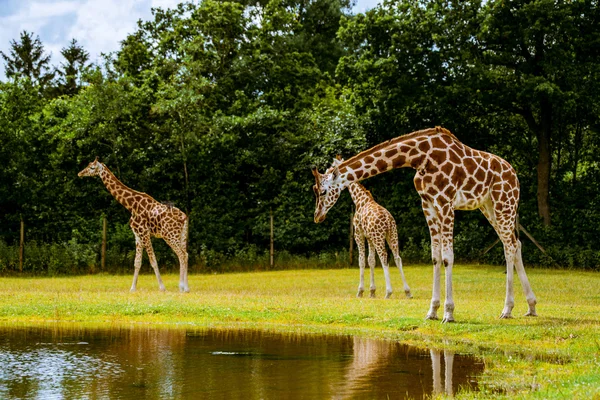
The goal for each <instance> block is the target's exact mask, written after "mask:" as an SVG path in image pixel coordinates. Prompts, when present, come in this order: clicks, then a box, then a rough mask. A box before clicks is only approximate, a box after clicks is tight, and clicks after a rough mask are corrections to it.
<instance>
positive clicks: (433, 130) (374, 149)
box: [338, 126, 458, 169]
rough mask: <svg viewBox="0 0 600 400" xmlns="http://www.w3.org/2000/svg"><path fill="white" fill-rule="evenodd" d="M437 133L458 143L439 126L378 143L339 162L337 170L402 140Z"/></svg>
mask: <svg viewBox="0 0 600 400" xmlns="http://www.w3.org/2000/svg"><path fill="white" fill-rule="evenodd" d="M437 133H441V134H443V135H448V136H450V137H451V138H453V139H454V140H456V141H458V138H457V137H456V136H454V134H453V133H452V132H450V131H449V130H448V129H446V128H443V127H441V126H436V127H435V128H428V129H422V130H420V131H414V132H411V133H407V134H405V135H401V136H398V137H395V138H393V139H389V140H387V141H385V142H383V143H380V144H378V145H376V146H373V147H371V148H370V149H367V150H365V151H362V152H360V153H358V154H357V155H355V156H354V157H350V158H349V159H347V160H344V161H343V162H341V163H340V164H339V165H338V168H339V169H342V168H344V167H347V166H348V165H350V164H352V163H353V162H354V161H356V160H360V159H362V158H364V157H366V156H368V155H369V154H372V153H375V152H377V151H381V150H383V149H385V148H387V147H389V146H391V145H394V144H396V143H399V142H402V141H404V140H409V139H413V138H416V137H421V136H433V135H435V134H437Z"/></svg>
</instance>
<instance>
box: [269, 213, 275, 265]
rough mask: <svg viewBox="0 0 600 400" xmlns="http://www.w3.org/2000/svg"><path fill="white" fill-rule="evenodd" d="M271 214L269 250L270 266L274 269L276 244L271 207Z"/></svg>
mask: <svg viewBox="0 0 600 400" xmlns="http://www.w3.org/2000/svg"><path fill="white" fill-rule="evenodd" d="M269 214H270V220H271V235H270V236H271V249H270V251H269V256H270V257H269V266H270V267H271V269H273V266H274V262H273V255H274V253H275V250H274V246H273V208H271V209H270V210H269Z"/></svg>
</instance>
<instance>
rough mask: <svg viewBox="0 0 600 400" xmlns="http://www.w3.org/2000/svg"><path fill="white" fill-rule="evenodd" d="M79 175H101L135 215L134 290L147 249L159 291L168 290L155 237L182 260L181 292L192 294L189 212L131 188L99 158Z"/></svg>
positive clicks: (180, 271)
mask: <svg viewBox="0 0 600 400" xmlns="http://www.w3.org/2000/svg"><path fill="white" fill-rule="evenodd" d="M78 176H80V177H82V176H100V178H101V179H102V182H104V185H105V186H106V188H107V189H108V191H109V192H110V193H111V194H112V195H113V196H114V197H115V199H116V200H117V201H118V202H119V203H121V204H122V205H123V206H125V208H126V209H128V210H129V211H130V212H131V219H130V220H129V225H130V226H131V230H132V231H133V234H134V235H135V262H134V264H135V270H134V273H133V283H132V285H131V291H132V292H134V291H135V290H136V285H137V280H138V274H139V272H140V267H141V266H142V253H143V251H144V249H146V252H147V253H148V258H149V259H150V264H151V265H152V268H153V269H154V273H155V274H156V279H158V287H159V289H160V290H161V291H164V290H165V285H164V284H163V282H162V279H161V277H160V273H159V271H158V263H157V261H156V257H155V255H154V249H153V248H152V242H151V239H150V238H151V237H152V236H154V237H159V238H163V239H164V240H165V242H167V244H168V245H169V246H170V247H171V249H173V251H174V252H175V254H177V257H178V258H179V290H180V291H182V292H189V291H190V288H189V286H188V279H187V266H188V254H187V234H188V219H187V216H186V215H185V213H183V212H182V211H180V210H179V209H178V208H176V207H173V206H172V205H167V204H162V203H159V202H158V201H156V200H154V199H153V198H152V197H151V196H149V195H147V194H146V193H142V192H138V191H136V190H133V189H131V188H128V187H127V186H125V185H124V184H123V183H122V182H121V181H119V180H118V179H117V177H116V176H114V175H113V173H112V172H110V170H109V169H108V167H107V166H106V165H104V164H102V163H101V162H99V161H98V158H96V160H94V161H92V162H91V163H90V164H89V165H88V166H87V167H86V168H85V169H84V170H82V171H81V172H79V174H78Z"/></svg>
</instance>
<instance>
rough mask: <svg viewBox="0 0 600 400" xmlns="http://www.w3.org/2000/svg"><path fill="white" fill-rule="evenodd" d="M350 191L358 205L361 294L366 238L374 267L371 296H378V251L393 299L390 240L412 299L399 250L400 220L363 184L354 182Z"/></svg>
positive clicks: (360, 290) (356, 232)
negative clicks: (376, 287)
mask: <svg viewBox="0 0 600 400" xmlns="http://www.w3.org/2000/svg"><path fill="white" fill-rule="evenodd" d="M348 191H349V192H350V196H352V200H353V201H354V204H355V205H356V212H355V213H354V221H353V223H354V240H355V241H356V246H357V247H358V266H359V267H360V283H359V285H358V295H357V296H358V297H362V294H363V292H364V290H365V239H367V243H368V244H369V269H370V270H371V286H370V291H371V297H375V276H374V275H375V252H377V254H378V255H379V260H380V261H381V267H382V268H383V274H384V276H385V298H386V299H389V298H390V296H391V295H392V284H391V282H390V272H389V265H388V253H387V249H386V248H385V243H386V241H387V243H388V245H389V246H390V249H391V250H392V254H393V255H394V261H395V262H396V266H397V267H398V270H400V276H401V277H402V283H403V284H404V293H405V294H406V297H408V298H411V297H412V295H411V294H410V288H409V287H408V283H406V278H405V277H404V271H403V270H402V259H401V258H400V252H399V250H398V231H397V230H396V221H394V217H392V214H390V212H389V211H388V210H386V209H385V208H384V207H382V206H381V205H379V204H378V203H377V202H376V201H375V200H374V199H373V196H372V195H371V192H369V191H368V190H367V189H366V188H365V187H364V186H363V185H361V184H360V183H357V182H354V183H351V184H350V186H348Z"/></svg>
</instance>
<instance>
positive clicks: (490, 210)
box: [481, 200, 537, 319]
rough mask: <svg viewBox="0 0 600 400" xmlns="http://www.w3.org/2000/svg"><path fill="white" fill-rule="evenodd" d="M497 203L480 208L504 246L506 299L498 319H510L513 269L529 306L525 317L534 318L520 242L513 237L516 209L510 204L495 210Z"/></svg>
mask: <svg viewBox="0 0 600 400" xmlns="http://www.w3.org/2000/svg"><path fill="white" fill-rule="evenodd" d="M497 202H498V200H496V203H494V202H493V200H490V201H489V202H488V203H486V204H485V205H484V206H483V207H481V212H482V213H483V215H485V216H486V218H487V219H488V221H489V222H490V224H491V225H492V226H493V227H494V230H495V231H496V233H497V234H498V237H499V238H500V240H501V241H502V244H503V245H504V257H505V259H506V299H505V301H504V309H503V310H502V314H500V318H502V319H506V318H512V309H513V307H514V305H515V299H514V285H513V282H514V270H515V268H516V269H517V274H518V275H519V278H520V280H521V285H522V286H523V292H524V293H525V297H526V298H527V302H528V304H529V311H528V312H527V314H525V315H531V316H536V315H537V314H536V312H535V305H536V298H535V295H534V294H533V291H532V290H531V286H530V284H529V280H528V279H527V275H526V274H525V268H524V267H523V260H522V258H521V242H520V241H519V240H517V237H516V235H515V221H514V215H515V214H516V209H515V207H514V206H511V205H510V204H509V205H507V206H506V207H504V206H503V207H498V208H496V207H495V206H494V204H497Z"/></svg>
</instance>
